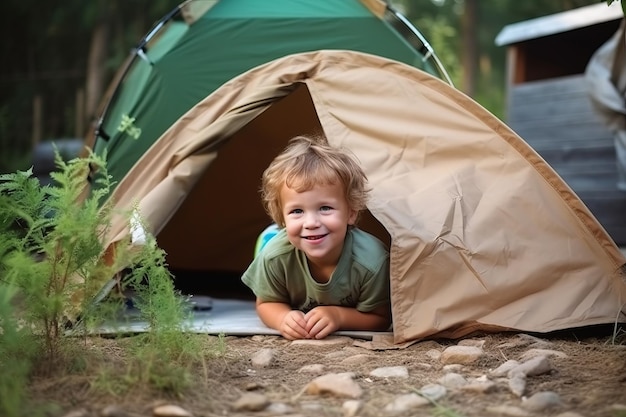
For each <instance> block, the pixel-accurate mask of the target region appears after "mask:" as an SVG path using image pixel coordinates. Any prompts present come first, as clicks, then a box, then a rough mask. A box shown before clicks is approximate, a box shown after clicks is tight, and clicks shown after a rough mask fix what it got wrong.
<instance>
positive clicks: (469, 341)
mask: <svg viewBox="0 0 626 417" xmlns="http://www.w3.org/2000/svg"><path fill="white" fill-rule="evenodd" d="M484 345H485V341H484V340H478V339H464V340H461V341H459V343H458V346H475V347H479V348H482V347H483V346H484Z"/></svg>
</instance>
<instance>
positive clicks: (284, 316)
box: [256, 297, 309, 340]
mask: <svg viewBox="0 0 626 417" xmlns="http://www.w3.org/2000/svg"><path fill="white" fill-rule="evenodd" d="M256 312H257V314H258V315H259V318H260V319H261V321H262V322H263V323H264V324H265V325H266V326H267V327H271V328H272V329H276V330H278V331H279V332H280V334H281V335H282V336H283V337H284V338H286V339H289V340H295V339H307V338H309V334H308V332H307V331H306V329H305V327H306V321H305V320H304V313H303V312H301V311H299V310H292V309H291V307H290V306H289V305H288V304H286V303H279V302H269V301H263V300H261V299H260V298H258V297H257V300H256Z"/></svg>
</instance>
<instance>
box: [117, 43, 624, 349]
mask: <svg viewBox="0 0 626 417" xmlns="http://www.w3.org/2000/svg"><path fill="white" fill-rule="evenodd" d="M298 134H323V135H324V136H325V137H326V138H327V140H328V142H329V143H331V144H332V145H337V146H345V147H348V148H349V149H351V150H352V151H353V152H354V153H355V154H356V156H357V157H358V158H359V160H360V161H361V163H362V165H363V168H364V170H365V172H366V174H367V175H368V177H369V180H370V185H371V187H372V189H373V190H372V198H371V201H370V203H369V205H368V210H367V213H365V216H363V218H362V220H361V223H360V226H361V227H362V228H363V229H365V230H368V231H370V232H372V233H374V234H376V235H377V236H378V237H380V238H381V239H382V240H383V241H384V242H386V243H387V244H388V245H389V248H390V256H391V262H390V263H391V271H390V272H391V294H392V314H393V332H392V334H391V335H390V336H389V339H388V341H389V342H390V343H392V344H395V345H398V344H402V343H411V342H414V341H417V340H422V339H425V338H433V337H450V338H457V337H461V336H464V335H468V334H470V333H473V332H475V331H505V330H516V331H525V332H551V331H556V330H562V329H569V328H578V327H583V326H591V325H598V324H608V323H615V322H624V321H626V307H625V306H626V281H625V273H624V269H625V263H626V259H625V258H624V255H623V254H622V253H621V252H620V251H619V249H618V248H617V246H616V245H615V243H614V242H613V241H612V240H611V238H610V237H609V235H608V234H607V233H606V231H605V230H604V229H603V228H602V227H601V225H600V224H599V223H598V221H597V220H596V219H595V218H594V216H593V215H592V213H591V212H590V211H589V210H588V209H587V208H586V207H585V205H584V204H583V203H582V202H581V200H580V199H579V198H578V197H577V196H576V195H575V193H574V192H573V191H572V190H571V189H570V188H569V187H568V185H567V184H566V183H565V182H564V181H563V180H562V179H561V178H560V177H559V176H558V175H557V174H556V173H555V171H554V170H553V169H552V168H551V167H550V166H548V165H547V164H546V162H545V161H544V160H543V159H542V158H541V157H540V156H539V155H538V154H537V153H536V152H535V151H534V150H533V149H532V148H530V146H528V145H527V144H526V143H525V142H524V140H523V139H522V138H520V137H519V136H518V135H516V133H515V132H513V131H512V130H511V129H510V128H508V127H507V126H506V125H505V124H504V123H502V122H501V121H500V120H499V119H497V118H496V117H495V116H493V115H492V114H491V113H489V112H488V111H486V110H485V109H484V108H482V107H481V106H480V105H479V104H477V103H476V102H474V101H473V100H472V99H471V98H469V97H467V96H465V95H464V94H463V93H461V92H460V91H458V90H456V89H455V88H453V87H452V86H450V85H449V84H447V83H445V82H443V81H442V80H440V79H438V78H437V77H434V76H433V75H431V74H429V73H427V72H425V71H422V70H420V69H416V68H414V67H412V66H410V65H407V64H405V63H401V62H398V61H396V60H392V59H388V58H384V57H381V56H377V55H372V54H367V53H363V52H357V51H347V50H343V51H341V50H319V51H313V52H304V53H297V54H292V55H288V56H285V57H282V58H278V59H276V60H274V61H270V62H268V63H265V64H263V65H260V66H257V67H255V68H253V69H251V70H249V71H246V72H244V73H243V74H241V75H239V76H237V77H234V78H233V79H231V80H230V81H228V82H226V83H225V84H224V85H223V86H221V87H220V88H218V89H217V90H216V91H215V92H213V93H211V94H209V95H208V96H207V97H206V98H204V99H203V100H201V101H200V102H199V103H197V104H196V105H195V106H193V107H192V108H191V109H190V110H189V111H187V112H186V113H185V114H184V115H183V116H182V117H180V118H179V119H178V120H177V121H176V122H175V123H173V124H172V125H171V126H170V127H169V128H168V129H167V130H166V131H165V133H164V134H163V135H162V136H161V137H160V138H159V139H158V141H156V142H155V143H154V145H152V146H151V147H150V148H149V149H148V150H147V151H146V152H145V153H143V155H142V156H141V158H140V159H139V160H138V161H137V163H136V164H135V165H134V166H133V167H132V169H130V170H129V172H128V173H127V175H125V176H124V178H123V179H122V180H121V181H120V183H119V185H118V187H117V188H116V189H115V191H114V192H113V193H112V196H111V198H112V199H113V201H114V202H115V204H116V206H117V207H119V208H125V209H126V208H130V207H137V209H138V210H139V212H140V214H141V216H142V217H143V218H144V219H145V222H146V225H147V227H148V231H149V232H151V233H153V234H154V235H155V236H156V238H157V241H158V243H159V246H160V247H162V248H163V249H164V250H165V252H167V262H168V264H169V265H170V267H171V268H172V270H173V271H175V276H176V278H175V281H176V282H177V284H179V285H181V286H184V287H185V288H186V289H187V290H188V289H190V288H193V287H196V288H200V287H205V288H206V287H207V286H208V287H212V288H213V289H215V288H219V287H220V286H222V285H225V283H226V282H228V281H232V282H238V281H239V276H240V274H241V273H242V271H243V270H244V269H245V268H246V267H247V265H248V264H249V262H250V261H251V260H252V256H253V251H254V246H255V241H256V238H257V236H258V234H259V232H260V231H261V230H263V229H264V228H265V226H267V224H268V223H269V222H270V220H269V218H268V216H267V215H266V214H265V213H264V211H263V207H262V205H261V202H260V198H259V194H258V189H259V185H260V177H261V173H262V171H263V169H265V167H266V166H267V165H268V164H269V162H270V161H271V159H272V158H273V157H274V156H275V155H276V154H277V153H278V152H280V150H282V149H283V148H284V146H285V145H286V143H287V141H288V140H289V139H290V138H291V137H293V136H294V135H298ZM130 238H131V237H130V233H129V225H128V224H127V220H126V219H124V218H121V217H120V218H116V219H114V222H113V225H112V228H111V231H110V235H109V236H108V238H107V241H106V244H107V248H108V251H107V253H108V254H109V255H112V256H114V254H115V247H116V245H117V244H118V243H119V242H123V241H127V240H128V239H130ZM186 272H188V273H190V275H185V273H186ZM185 276H187V277H189V276H190V277H192V278H187V279H186V278H185ZM248 295H249V294H248Z"/></svg>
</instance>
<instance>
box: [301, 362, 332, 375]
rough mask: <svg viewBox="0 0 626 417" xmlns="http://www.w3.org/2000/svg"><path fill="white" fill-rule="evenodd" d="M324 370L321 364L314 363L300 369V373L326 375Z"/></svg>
mask: <svg viewBox="0 0 626 417" xmlns="http://www.w3.org/2000/svg"><path fill="white" fill-rule="evenodd" d="M324 369H325V366H324V365H322V364H321V363H314V364H311V365H305V366H303V367H302V368H300V369H298V373H301V374H316V375H320V374H323V373H324Z"/></svg>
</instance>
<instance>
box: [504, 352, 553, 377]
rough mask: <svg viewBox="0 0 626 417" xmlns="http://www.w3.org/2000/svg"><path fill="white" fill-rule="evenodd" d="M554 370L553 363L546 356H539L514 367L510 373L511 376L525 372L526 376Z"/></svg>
mask: <svg viewBox="0 0 626 417" xmlns="http://www.w3.org/2000/svg"><path fill="white" fill-rule="evenodd" d="M551 370H552V365H551V364H550V361H549V360H548V358H547V357H546V356H537V357H534V358H532V359H529V360H527V361H526V362H524V363H521V364H520V365H518V366H516V367H514V368H513V369H511V370H510V371H509V373H508V375H509V376H513V375H516V374H524V375H526V376H536V375H542V374H547V373H548V372H550V371H551Z"/></svg>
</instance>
